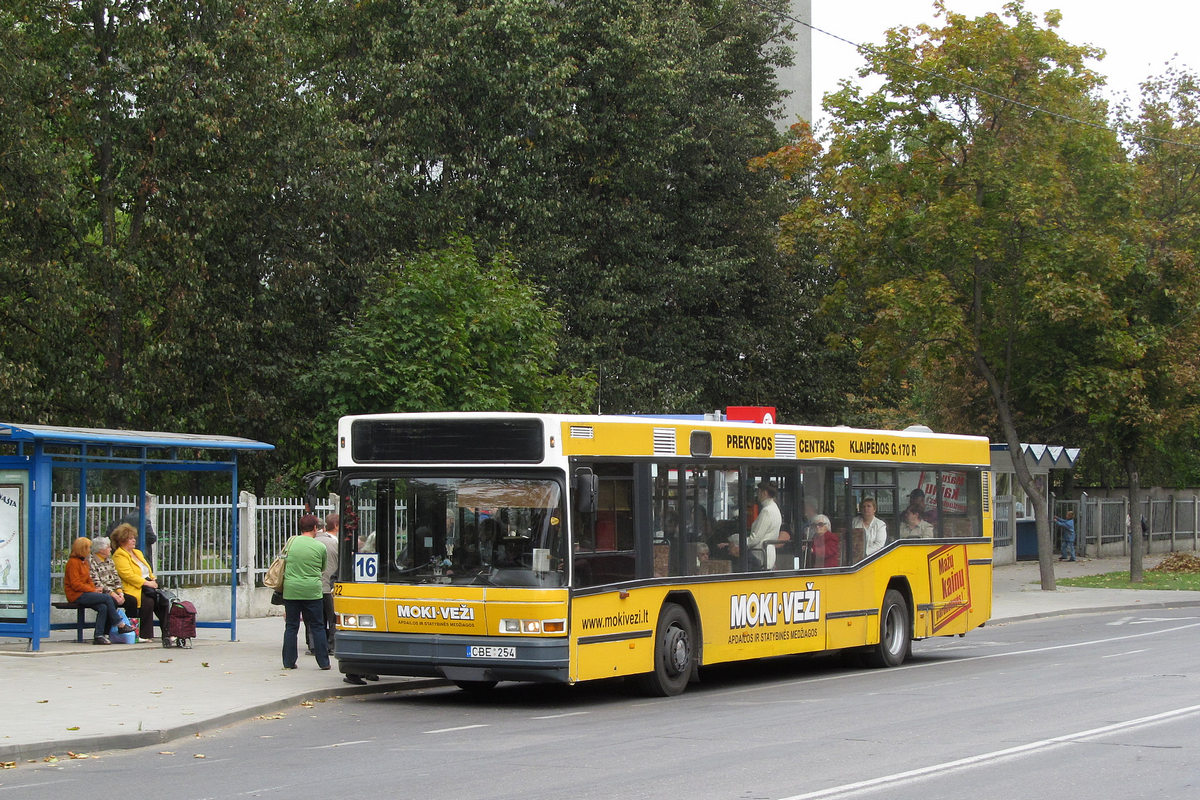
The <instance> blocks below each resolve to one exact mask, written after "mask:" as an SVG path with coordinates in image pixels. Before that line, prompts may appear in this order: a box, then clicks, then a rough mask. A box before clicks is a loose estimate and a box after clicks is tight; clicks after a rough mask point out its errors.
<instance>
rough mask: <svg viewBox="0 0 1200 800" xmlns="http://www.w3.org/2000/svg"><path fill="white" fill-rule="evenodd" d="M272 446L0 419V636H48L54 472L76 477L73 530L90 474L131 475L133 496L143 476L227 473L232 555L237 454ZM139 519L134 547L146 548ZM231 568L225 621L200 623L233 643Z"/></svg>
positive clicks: (82, 524) (141, 488) (142, 486)
mask: <svg viewBox="0 0 1200 800" xmlns="http://www.w3.org/2000/svg"><path fill="white" fill-rule="evenodd" d="M273 449H275V446H274V445H271V444H267V443H265V442H256V441H254V440H252V439H242V438H239V437H236V436H205V435H202V434H189V433H160V432H151V431H126V430H110V429H104V428H73V427H58V426H53V425H18V424H13V423H7V422H0V637H8V638H17V639H29V649H30V650H39V649H40V641H41V640H42V639H46V638H48V637H49V636H50V603H51V572H52V569H51V561H52V556H53V553H52V552H51V551H52V545H51V542H52V530H53V528H52V516H51V513H52V512H51V503H52V500H53V496H54V471H55V470H74V471H76V472H77V473H78V491H79V509H78V511H79V530H80V531H81V532H82V531H85V530H86V529H87V527H86V519H87V493H88V473H89V472H95V471H98V470H126V471H134V472H136V473H137V476H138V497H145V496H146V478H147V475H149V474H150V473H159V472H214V473H228V474H229V480H230V502H231V504H232V508H231V515H230V516H231V520H232V524H231V530H230V536H231V537H232V542H231V545H230V547H231V552H234V553H236V552H238V522H237V520H238V514H237V498H238V455H239V453H242V452H244V451H261V450H273ZM144 536H145V517H144V515H143V518H142V522H141V530H140V531H139V542H142V544H143V546H144V541H143V539H144ZM232 562H233V563H231V564H230V566H229V581H230V609H229V621H228V622H201V623H199V624H200V625H202V626H204V627H209V628H229V638H230V640H233V639H236V638H237V563H236V559H233V560H232Z"/></svg>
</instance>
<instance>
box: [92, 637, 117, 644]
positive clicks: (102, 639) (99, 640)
mask: <svg viewBox="0 0 1200 800" xmlns="http://www.w3.org/2000/svg"><path fill="white" fill-rule="evenodd" d="M92 644H112V642H110V641H109V640H108V637H107V636H96V637H94V638H93V639H92Z"/></svg>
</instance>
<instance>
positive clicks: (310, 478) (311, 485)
mask: <svg viewBox="0 0 1200 800" xmlns="http://www.w3.org/2000/svg"><path fill="white" fill-rule="evenodd" d="M336 477H337V470H324V471H322V472H310V473H308V474H307V475H305V476H304V478H303V479H302V480H303V481H304V506H305V509H304V511H305V513H307V514H315V513H317V499H318V498H317V490H318V489H320V488H321V485H322V484H324V483H325V481H327V480H329V479H331V478H336ZM334 510H336V509H334Z"/></svg>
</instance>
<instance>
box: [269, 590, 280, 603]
mask: <svg viewBox="0 0 1200 800" xmlns="http://www.w3.org/2000/svg"><path fill="white" fill-rule="evenodd" d="M271 605H273V606H281V605H283V592H281V591H279V590H278V589H276V590H275V591H273V592H271Z"/></svg>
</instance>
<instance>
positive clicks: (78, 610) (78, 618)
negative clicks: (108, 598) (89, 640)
mask: <svg viewBox="0 0 1200 800" xmlns="http://www.w3.org/2000/svg"><path fill="white" fill-rule="evenodd" d="M51 605H52V606H54V607H55V608H67V609H69V608H73V609H75V641H77V642H80V643H82V642H83V628H84V623H85V622H86V620H85V619H84V616H83V612H85V611H87V610H88V608H89V606H81V605H79V604H78V603H51Z"/></svg>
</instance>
